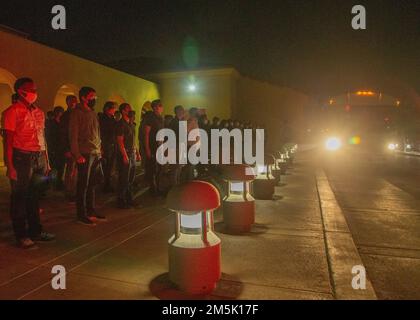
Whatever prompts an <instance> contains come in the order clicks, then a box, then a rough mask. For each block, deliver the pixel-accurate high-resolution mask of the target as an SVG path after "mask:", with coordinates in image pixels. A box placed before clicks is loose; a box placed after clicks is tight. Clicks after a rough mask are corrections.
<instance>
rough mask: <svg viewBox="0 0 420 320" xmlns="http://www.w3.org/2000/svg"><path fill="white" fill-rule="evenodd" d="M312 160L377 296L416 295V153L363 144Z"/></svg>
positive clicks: (419, 261)
mask: <svg viewBox="0 0 420 320" xmlns="http://www.w3.org/2000/svg"><path fill="white" fill-rule="evenodd" d="M316 159H318V160H319V164H320V165H321V166H322V167H323V168H324V170H325V171H326V174H327V177H328V180H329V182H330V184H331V187H332V190H333V192H334V194H335V197H336V199H337V201H338V203H339V205H340V207H341V208H342V210H343V212H344V215H345V217H346V220H347V223H348V225H349V228H350V230H351V233H352V235H353V239H354V241H355V243H356V246H357V248H358V250H359V253H360V255H361V257H362V260H363V263H364V265H365V267H366V270H367V273H368V276H369V277H370V279H371V281H372V285H373V287H374V289H375V292H376V294H377V296H378V298H379V299H420V157H410V156H404V155H393V154H389V153H382V154H378V153H374V152H371V151H369V150H364V149H363V148H353V149H352V150H343V151H340V152H338V153H336V154H331V153H330V154H328V153H327V152H325V151H323V150H318V153H317V156H316Z"/></svg>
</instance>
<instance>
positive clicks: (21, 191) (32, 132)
mask: <svg viewBox="0 0 420 320" xmlns="http://www.w3.org/2000/svg"><path fill="white" fill-rule="evenodd" d="M14 90H15V92H16V93H17V94H18V97H17V100H16V101H15V102H14V103H13V104H12V105H11V106H10V107H9V108H8V109H6V110H5V111H4V113H3V115H2V128H3V130H4V133H5V153H6V156H5V158H6V166H7V176H8V177H9V179H10V182H11V189H12V196H11V205H10V215H11V220H12V224H13V231H14V233H15V237H16V241H17V244H18V246H19V247H20V248H23V249H30V248H36V244H35V242H47V241H52V240H54V239H55V235H53V234H50V233H47V232H45V231H43V228H42V225H41V222H40V217H39V211H40V208H39V195H40V187H41V185H42V183H41V181H42V180H45V177H46V176H47V175H48V173H49V171H50V166H49V161H48V153H47V146H46V142H45V115H44V112H43V111H42V110H41V109H40V108H38V107H37V106H35V105H34V103H35V101H36V100H37V97H38V95H37V88H36V85H35V83H34V81H33V80H32V79H30V78H21V79H18V80H17V81H16V83H15V85H14Z"/></svg>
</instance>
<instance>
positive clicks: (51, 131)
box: [46, 106, 66, 190]
mask: <svg viewBox="0 0 420 320" xmlns="http://www.w3.org/2000/svg"><path fill="white" fill-rule="evenodd" d="M53 112H54V117H53V119H52V120H51V121H50V124H49V127H48V131H47V134H46V137H47V145H48V156H49V159H50V163H51V168H52V169H54V170H55V171H56V181H55V188H56V189H57V190H61V189H62V188H63V186H64V184H63V175H64V167H65V164H66V161H65V158H64V150H63V147H62V145H61V139H60V128H61V118H62V116H63V114H64V108H63V107H60V106H57V107H55V108H54V111H53Z"/></svg>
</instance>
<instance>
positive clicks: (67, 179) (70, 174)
mask: <svg viewBox="0 0 420 320" xmlns="http://www.w3.org/2000/svg"><path fill="white" fill-rule="evenodd" d="M66 104H67V110H66V111H65V112H64V114H63V116H62V117H61V121H60V124H61V125H60V144H61V148H62V150H63V153H64V157H65V160H66V169H65V175H64V189H65V191H64V194H65V196H66V198H67V200H69V201H70V202H75V199H76V178H77V167H76V162H75V160H74V158H73V155H72V154H71V150H70V139H69V124H70V114H71V113H72V111H73V110H74V109H76V106H77V97H76V96H74V95H69V96H67V97H66Z"/></svg>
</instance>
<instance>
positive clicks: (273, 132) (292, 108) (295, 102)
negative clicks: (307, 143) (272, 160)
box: [235, 77, 314, 148]
mask: <svg viewBox="0 0 420 320" xmlns="http://www.w3.org/2000/svg"><path fill="white" fill-rule="evenodd" d="M312 103H314V102H313V101H312V100H311V99H310V97H309V96H307V95H305V94H303V93H301V92H298V91H296V90H293V89H290V88H287V87H280V86H275V85H272V84H269V83H266V82H262V81H257V80H254V79H250V78H247V77H241V78H240V79H239V81H238V82H237V106H236V112H235V117H237V118H238V119H240V120H250V121H253V122H255V123H257V124H259V125H263V126H265V128H266V130H267V139H268V146H272V147H273V148H279V147H281V144H282V141H283V139H284V137H282V136H281V131H280V129H279V128H280V125H281V124H282V123H283V121H287V122H288V125H289V126H290V128H291V130H292V132H291V134H292V136H294V138H295V139H299V137H300V136H302V135H303V134H304V132H305V129H306V123H305V122H306V118H305V109H306V108H307V107H308V106H309V105H311V104H312Z"/></svg>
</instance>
